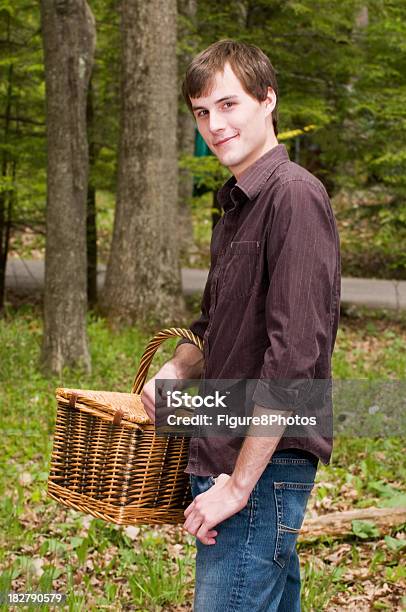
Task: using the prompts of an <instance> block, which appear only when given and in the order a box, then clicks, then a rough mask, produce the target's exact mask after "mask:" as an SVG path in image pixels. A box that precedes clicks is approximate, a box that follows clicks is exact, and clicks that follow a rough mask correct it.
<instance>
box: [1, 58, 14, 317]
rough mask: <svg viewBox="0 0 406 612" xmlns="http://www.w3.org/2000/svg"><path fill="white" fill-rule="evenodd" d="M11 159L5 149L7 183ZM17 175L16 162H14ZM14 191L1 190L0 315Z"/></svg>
mask: <svg viewBox="0 0 406 612" xmlns="http://www.w3.org/2000/svg"><path fill="white" fill-rule="evenodd" d="M12 83H13V64H10V65H9V67H8V72H7V99H6V100H7V101H6V112H5V117H4V132H3V133H4V144H5V145H7V144H8V141H9V131H10V121H11V118H10V114H11V99H12V95H13V85H12ZM10 165H11V164H10V159H9V153H8V151H7V148H6V147H4V149H3V155H2V162H1V178H2V182H4V183H6V181H7V179H8V178H9V176H10ZM13 166H14V173H15V162H13ZM12 198H13V191H12V189H11V188H6V187H5V186H3V187H2V189H0V313H2V312H3V310H4V297H5V290H6V266H7V253H8V247H9V241H10V226H11V211H12Z"/></svg>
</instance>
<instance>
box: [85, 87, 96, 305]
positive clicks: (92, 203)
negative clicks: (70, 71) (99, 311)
mask: <svg viewBox="0 0 406 612" xmlns="http://www.w3.org/2000/svg"><path fill="white" fill-rule="evenodd" d="M86 119H87V135H88V141H89V181H88V185H87V224H86V246H87V249H86V252H87V301H88V305H89V306H90V307H91V308H94V307H95V306H96V304H97V224H96V217H97V213H96V187H95V185H94V180H93V177H92V168H94V165H95V162H96V146H95V142H94V107H93V87H92V80H91V79H90V82H89V89H88V92H87V110H86Z"/></svg>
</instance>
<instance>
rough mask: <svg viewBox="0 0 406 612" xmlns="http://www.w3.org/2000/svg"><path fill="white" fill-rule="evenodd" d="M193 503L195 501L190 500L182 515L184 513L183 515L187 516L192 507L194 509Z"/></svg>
mask: <svg viewBox="0 0 406 612" xmlns="http://www.w3.org/2000/svg"><path fill="white" fill-rule="evenodd" d="M194 503H195V502H194V501H192V503H191V504H189V505H188V507H187V508H186V510H185V511H184V513H183V515H184V516H186V517H188V516H189V514H190V513H191V512H192V511H193V509H194Z"/></svg>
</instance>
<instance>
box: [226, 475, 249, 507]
mask: <svg viewBox="0 0 406 612" xmlns="http://www.w3.org/2000/svg"><path fill="white" fill-rule="evenodd" d="M228 484H229V487H230V491H231V494H232V496H233V497H234V498H236V499H237V500H238V501H240V502H241V503H242V506H243V507H244V506H245V505H246V504H247V503H248V499H249V496H250V494H251V491H252V489H253V487H251V486H250V485H249V484H248V483H245V484H243V483H241V482H240V481H238V480H237V479H236V478H235V477H234V474H232V475H231V477H230V480H229V483H228Z"/></svg>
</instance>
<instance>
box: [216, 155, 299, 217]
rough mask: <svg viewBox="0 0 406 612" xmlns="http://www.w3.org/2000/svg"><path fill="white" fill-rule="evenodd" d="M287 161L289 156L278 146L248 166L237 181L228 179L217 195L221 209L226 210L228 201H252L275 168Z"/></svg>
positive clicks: (237, 202) (233, 178)
mask: <svg viewBox="0 0 406 612" xmlns="http://www.w3.org/2000/svg"><path fill="white" fill-rule="evenodd" d="M287 161H289V155H288V152H287V150H286V147H285V145H283V144H278V145H277V146H276V147H273V148H272V149H270V150H269V151H267V152H266V153H264V155H262V157H260V158H259V159H257V161H256V162H254V163H253V164H252V165H251V166H249V168H247V169H246V170H245V171H244V172H243V173H242V175H241V176H240V178H239V180H238V181H237V179H236V178H235V176H232V177H231V178H229V179H228V181H227V182H226V183H225V184H224V185H223V187H221V189H219V191H218V193H217V199H218V202H219V203H220V205H221V206H222V207H223V208H228V206H227V203H229V202H230V199H231V200H232V201H233V202H234V204H239V203H242V202H243V201H245V200H246V199H247V198H248V200H253V199H254V198H255V197H256V196H257V195H258V194H259V193H260V191H261V189H262V188H263V186H264V185H265V183H266V181H267V180H268V179H269V177H270V176H271V175H272V174H273V172H274V171H275V170H276V168H277V167H278V166H280V164H283V163H285V162H287Z"/></svg>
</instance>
